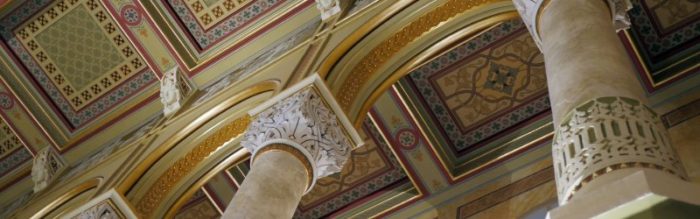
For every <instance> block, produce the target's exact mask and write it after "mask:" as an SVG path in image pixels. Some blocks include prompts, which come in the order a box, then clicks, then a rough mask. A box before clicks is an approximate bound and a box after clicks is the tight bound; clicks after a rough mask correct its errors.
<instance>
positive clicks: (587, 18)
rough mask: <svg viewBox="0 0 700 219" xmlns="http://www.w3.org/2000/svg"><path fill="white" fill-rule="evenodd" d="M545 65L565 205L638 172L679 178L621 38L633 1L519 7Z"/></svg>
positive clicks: (557, 1) (580, 0)
mask: <svg viewBox="0 0 700 219" xmlns="http://www.w3.org/2000/svg"><path fill="white" fill-rule="evenodd" d="M514 3H515V5H516V8H517V9H518V11H519V13H520V14H521V17H522V18H523V20H524V21H525V23H526V25H527V27H528V28H529V30H530V33H531V34H532V36H533V39H534V40H535V42H536V43H537V44H538V46H539V47H540V49H541V51H542V53H543V54H544V57H545V67H546V70H547V85H548V87H549V95H550V102H551V103H552V115H553V120H554V124H555V137H554V140H553V149H552V154H553V159H554V163H553V165H554V169H555V179H556V183H557V192H558V197H559V203H560V205H563V204H566V203H567V202H569V201H570V200H571V199H572V198H573V199H576V198H577V196H578V195H579V194H584V193H587V192H588V191H591V190H596V189H598V188H602V187H603V186H606V185H608V184H609V183H611V182H614V181H617V180H619V179H621V178H624V177H625V176H627V175H629V174H632V173H633V172H635V171H638V170H640V169H642V170H650V171H660V172H663V173H664V174H665V175H664V176H667V177H676V178H682V177H683V175H684V171H683V169H682V166H681V164H680V162H679V160H678V158H677V155H676V154H675V152H674V151H673V149H672V148H671V145H670V141H669V139H668V134H667V132H666V129H665V128H664V126H663V125H662V124H661V121H660V119H659V117H658V116H657V115H656V114H655V113H654V112H653V111H652V110H651V109H650V108H649V107H647V105H646V103H647V101H646V99H645V97H644V91H643V90H642V87H641V84H640V82H639V81H638V79H637V78H636V76H635V69H634V68H633V66H632V63H631V61H630V60H629V58H628V55H627V54H626V52H625V50H624V48H623V46H622V44H621V42H620V40H619V38H618V37H617V35H616V31H619V30H621V29H623V28H626V27H627V26H628V25H629V18H628V16H627V15H626V11H627V10H629V9H630V8H631V4H630V2H629V0H607V1H606V0H514Z"/></svg>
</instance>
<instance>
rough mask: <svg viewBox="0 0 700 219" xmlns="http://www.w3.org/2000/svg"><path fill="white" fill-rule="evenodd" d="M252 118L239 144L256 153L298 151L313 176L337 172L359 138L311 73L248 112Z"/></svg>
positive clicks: (315, 76) (359, 141) (320, 83)
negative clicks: (285, 147)
mask: <svg viewBox="0 0 700 219" xmlns="http://www.w3.org/2000/svg"><path fill="white" fill-rule="evenodd" d="M249 114H250V115H251V117H254V118H255V119H254V120H253V122H251V124H250V125H249V126H248V130H247V131H246V133H245V135H244V140H243V141H242V142H241V145H242V146H243V147H245V148H246V149H248V150H249V151H251V152H252V153H253V159H252V160H253V161H254V160H255V156H256V155H257V153H258V152H259V151H263V150H262V149H263V148H265V147H268V146H272V145H276V144H277V145H278V144H284V145H288V146H291V147H293V148H295V149H297V150H299V151H300V152H301V153H302V154H303V155H304V157H305V158H306V159H308V161H309V163H310V164H311V169H312V170H311V172H312V173H313V179H312V182H311V185H310V186H309V188H308V189H307V192H308V191H309V190H310V189H311V188H312V187H313V184H314V183H315V181H316V180H317V179H319V178H322V177H325V176H328V175H331V174H334V173H337V172H340V170H341V169H342V168H343V165H344V164H345V162H346V160H347V158H348V157H349V156H350V152H351V150H352V149H353V148H356V147H358V146H361V145H362V144H363V143H362V139H361V138H360V137H359V134H358V133H357V131H356V130H355V128H354V127H353V126H352V125H351V123H350V121H349V120H348V119H347V118H346V117H345V113H344V112H343V111H341V110H340V106H339V105H338V104H337V103H336V101H335V99H334V98H333V96H332V95H331V94H330V92H329V91H328V88H326V85H325V83H324V82H323V81H322V80H321V79H320V78H319V77H318V75H313V76H312V77H309V78H307V79H305V80H303V81H302V82H300V83H299V84H297V85H295V86H293V87H291V88H289V89H288V90H286V91H284V92H282V93H280V94H279V95H278V96H277V97H275V98H273V99H271V100H268V101H267V102H265V103H263V104H262V105H260V106H259V107H257V108H255V109H253V110H251V111H250V112H249Z"/></svg>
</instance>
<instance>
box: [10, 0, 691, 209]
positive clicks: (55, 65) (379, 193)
mask: <svg viewBox="0 0 700 219" xmlns="http://www.w3.org/2000/svg"><path fill="white" fill-rule="evenodd" d="M7 2H9V3H7ZM7 2H5V1H0V39H1V41H2V43H0V49H1V51H0V54H1V55H0V78H1V79H2V80H1V81H0V82H2V83H0V193H2V194H3V195H2V197H9V196H10V195H8V196H6V195H5V194H11V196H13V197H25V196H23V195H21V194H25V193H27V191H28V190H27V188H28V187H21V188H20V186H21V185H19V184H20V183H18V182H31V180H30V179H29V178H30V174H29V171H30V167H31V159H32V157H33V154H34V153H35V152H36V151H38V150H40V149H41V148H44V147H54V148H56V149H57V151H59V152H61V153H62V154H63V155H64V156H66V157H68V159H67V160H68V161H69V163H71V166H72V169H70V170H69V171H67V173H66V174H65V175H64V176H63V178H62V179H64V180H68V179H70V178H71V177H73V176H76V175H79V174H80V173H82V171H85V170H87V169H89V168H92V167H95V166H97V165H99V164H100V163H101V162H103V161H104V160H105V159H106V157H109V156H110V155H112V154H113V153H114V152H115V151H118V150H120V148H121V146H124V145H128V143H129V142H134V141H136V140H137V139H139V138H142V137H143V136H147V135H149V134H152V133H150V132H149V130H151V128H152V127H155V126H159V125H162V124H163V123H164V119H163V116H162V114H161V113H160V111H161V109H160V103H159V99H158V84H159V83H158V81H159V78H160V77H161V75H162V74H163V72H165V71H167V70H169V69H171V68H173V67H176V66H178V67H180V69H181V70H182V71H183V72H185V74H186V75H187V76H188V77H190V78H191V79H192V80H193V81H194V82H195V84H197V87H198V88H199V91H198V92H197V93H196V94H195V96H194V97H193V99H192V100H191V102H190V104H188V105H187V106H185V108H184V109H183V111H188V110H191V111H192V110H194V109H198V108H200V107H204V106H208V105H207V103H209V102H211V101H214V100H215V99H216V100H218V99H220V98H218V96H217V95H218V94H220V93H221V92H223V91H224V90H226V89H229V88H232V87H241V86H244V85H245V86H250V85H249V84H239V82H241V81H245V79H247V78H253V77H257V76H259V75H257V74H256V73H257V72H260V71H261V69H267V68H271V67H270V63H274V62H278V61H279V60H280V59H282V58H285V57H292V56H298V57H299V58H298V59H293V60H294V61H289V63H285V64H296V62H302V63H303V62H309V63H311V64H309V66H318V65H319V61H318V60H315V59H323V58H326V57H314V56H311V55H308V54H310V53H306V50H304V52H299V54H293V52H294V51H297V50H298V49H299V48H304V49H306V47H307V46H308V47H312V48H311V49H309V50H313V49H318V50H322V49H321V48H313V47H314V46H319V45H323V44H313V46H309V45H310V43H308V42H312V41H316V40H319V39H318V38H319V35H321V34H325V33H327V32H330V31H329V30H328V28H331V27H329V25H325V24H323V23H322V22H321V21H320V19H319V18H318V14H317V13H318V12H317V11H316V8H315V3H314V1H312V0H294V1H292V0H235V1H234V0H155V1H111V0H64V1H49V0H36V1H7ZM632 2H633V4H634V5H635V7H634V9H633V10H632V11H630V16H631V17H632V23H633V24H632V28H631V29H630V30H627V31H624V32H621V33H619V36H620V39H621V40H622V41H623V42H624V43H625V45H626V47H627V49H628V52H629V55H630V57H631V58H632V60H633V62H634V63H635V64H636V66H637V69H638V70H639V71H638V73H639V78H640V82H641V83H643V84H645V85H646V87H647V91H648V92H649V96H650V97H651V98H655V97H657V96H658V97H663V98H666V96H668V95H669V94H666V93H664V92H666V91H667V90H668V87H672V86H675V84H678V82H679V81H682V80H683V79H688V78H692V77H693V76H696V75H697V72H698V63H699V60H698V58H699V57H700V54H698V51H700V47H699V46H698V43H697V42H698V41H700V28H699V27H700V3H697V2H696V1H691V0H678V1H657V0H632ZM382 4H384V3H382ZM380 6H382V7H383V5H380V3H377V1H373V0H355V1H352V4H350V5H349V6H347V11H348V12H347V13H345V14H344V15H343V16H344V17H343V18H341V19H339V20H342V19H347V20H343V21H344V22H355V21H353V19H359V18H354V17H352V16H355V15H364V14H363V13H367V11H370V10H378V11H381V10H384V9H381V8H379V7H380ZM1 7H5V8H1ZM8 8H12V10H9V9H8ZM380 9H381V10H380ZM387 10H388V9H387ZM384 15H385V14H384ZM367 19H369V18H367ZM392 19H395V20H400V19H403V18H392ZM395 20H390V21H391V22H386V23H384V24H381V25H378V26H377V27H376V28H375V29H372V30H370V31H371V33H372V34H376V35H379V36H382V35H381V34H382V33H383V31H386V30H385V29H390V28H394V27H392V26H391V25H394V23H395V22H398V21H395ZM357 22H358V23H361V22H360V21H357ZM382 25H384V26H382ZM358 27H359V24H358V25H357V26H353V28H358ZM354 30H355V29H350V30H345V29H341V30H334V31H336V32H337V33H336V32H333V33H332V34H338V35H340V36H343V37H346V36H349V35H351V34H352V33H351V32H352V31H354ZM369 34H370V33H368V35H369ZM372 36H374V35H372ZM358 40H359V42H358V43H356V45H366V44H364V43H371V42H373V38H372V37H367V38H360V39H358ZM337 41H340V40H336V41H333V43H338V42H337ZM319 47H322V46H319ZM426 47H427V46H426ZM426 47H422V48H426ZM416 48H421V47H416ZM323 49H327V50H333V49H334V48H323ZM304 57H311V58H310V59H314V60H306V59H304ZM353 58H356V57H353ZM302 60H303V61H302ZM333 66H336V67H337V66H342V65H333ZM287 68H290V67H287ZM292 68H293V67H292ZM301 69H303V68H301ZM309 69H313V68H311V67H310V68H309ZM278 70H279V69H278ZM295 70H296V69H295ZM290 71H291V70H290ZM674 83H675V84H674ZM546 84H547V83H546V78H545V72H544V60H543V56H542V55H541V54H540V53H539V50H538V49H537V47H536V46H535V44H534V43H533V41H532V39H531V38H530V37H529V34H528V31H527V30H526V29H525V27H524V26H523V24H522V22H520V20H518V19H510V20H504V21H501V22H497V23H496V24H495V25H491V26H489V27H486V28H484V29H483V30H481V31H479V32H478V33H477V34H472V35H469V36H466V37H463V38H462V40H461V41H459V42H458V43H456V44H455V45H451V46H450V47H449V48H446V49H445V50H444V51H441V52H440V53H439V54H436V55H434V56H431V57H430V58H429V59H428V60H426V61H424V62H421V64H419V65H417V67H415V68H412V69H411V70H410V71H409V72H408V73H407V74H406V76H404V77H401V79H399V80H398V81H397V82H396V83H395V84H394V85H392V86H391V87H390V88H389V89H387V90H386V91H385V92H384V93H383V94H381V95H379V96H378V98H377V101H376V102H375V103H374V105H373V106H372V107H371V109H370V110H369V112H363V114H364V113H366V114H367V117H366V119H365V120H360V121H363V122H362V123H361V131H360V133H361V135H362V137H363V138H364V140H365V141H366V142H367V143H368V144H367V145H366V146H365V147H362V148H360V149H357V150H355V151H353V153H352V157H351V158H350V162H349V163H348V164H347V165H346V166H345V167H344V169H343V171H342V172H341V173H340V174H336V175H332V176H330V177H327V178H323V179H321V180H320V181H319V182H317V185H316V187H315V188H314V190H313V191H311V192H310V193H309V194H307V195H306V196H304V198H303V199H302V202H301V204H300V206H299V207H298V209H297V212H296V214H295V217H296V218H324V217H344V216H352V215H354V216H358V215H360V216H366V217H369V216H383V215H388V214H392V213H395V212H397V211H401V210H403V209H404V208H405V207H406V206H410V205H421V204H424V203H425V202H426V201H425V200H428V199H430V200H433V199H440V197H448V196H450V195H452V194H449V193H451V191H452V189H454V188H456V187H460V186H464V185H465V182H470V183H471V182H472V181H470V180H473V179H476V178H479V177H485V176H484V175H487V173H492V172H494V171H496V170H495V169H497V167H498V166H499V165H504V164H505V163H509V162H515V161H514V160H516V158H518V159H519V158H522V157H534V158H533V159H535V158H536V159H539V160H543V159H546V158H547V157H548V156H549V155H548V154H543V152H542V151H545V152H548V150H547V148H548V147H549V139H550V138H551V132H552V127H551V117H550V112H549V99H548V96H547V87H546ZM683 86H685V85H683ZM217 98H218V99H217ZM188 112H189V111H188ZM185 116H188V115H185ZM183 117H184V116H183ZM104 130H111V132H110V133H105V131H104ZM114 130H116V131H114ZM518 162H520V161H518ZM533 162H534V161H533ZM523 165H524V164H523ZM528 165H529V164H528ZM248 168H249V166H248V160H247V159H246V160H243V161H241V162H237V163H235V164H234V165H231V166H229V167H228V168H227V169H226V170H225V171H224V172H221V173H219V174H216V175H214V176H213V177H212V178H210V179H209V180H208V181H206V183H205V184H204V185H203V186H201V187H200V188H199V189H198V190H197V192H196V193H194V195H192V197H188V201H187V202H186V203H185V204H184V205H183V206H182V207H181V208H180V209H179V211H178V213H177V216H176V217H179V218H192V217H195V216H197V217H199V216H202V217H207V218H210V217H217V216H219V215H221V213H222V211H223V210H224V209H225V208H226V206H227V205H228V202H229V201H230V199H231V197H232V196H233V194H235V192H236V190H237V188H238V185H240V183H241V182H242V181H243V179H244V177H245V174H246V173H247V171H248ZM546 168H548V167H547V166H546V165H545V166H544V167H542V169H546ZM538 171H539V170H538ZM546 172H551V171H540V172H537V173H536V174H533V175H532V177H531V178H527V179H529V181H528V180H524V181H522V182H519V183H517V184H516V183H513V184H512V188H513V189H512V190H504V191H502V192H501V193H496V194H501V195H492V196H493V197H494V198H491V199H489V198H485V199H475V201H472V202H469V203H468V204H465V205H461V207H460V206H457V209H459V212H461V213H459V214H460V215H463V216H464V215H466V216H471V215H476V214H477V213H478V211H480V210H474V209H482V208H480V207H479V206H482V205H483V203H492V204H493V203H500V201H494V200H496V199H497V198H495V197H496V196H498V197H501V196H502V197H512V196H514V195H513V194H514V193H513V192H514V191H521V190H523V189H522V188H524V187H527V188H528V189H530V188H535V187H537V186H540V185H543V184H545V183H548V182H549V183H551V176H550V175H547V174H546ZM521 184H522V185H521ZM478 185H481V184H478ZM13 186H14V187H13ZM523 186H524V187H523ZM10 188H19V189H16V190H22V191H15V190H12V189H10ZM29 190H30V189H29ZM543 193H546V192H543ZM29 194H31V193H29ZM547 194H548V193H547ZM552 194H553V193H552ZM450 197H451V196H450ZM22 200H29V199H22ZM498 200H500V199H498ZM501 201H505V199H504V200H501ZM3 203H6V202H3ZM494 205H495V204H494ZM475 206H476V207H475ZM15 207H17V206H15ZM482 210H483V209H482ZM0 216H2V215H1V214H0Z"/></svg>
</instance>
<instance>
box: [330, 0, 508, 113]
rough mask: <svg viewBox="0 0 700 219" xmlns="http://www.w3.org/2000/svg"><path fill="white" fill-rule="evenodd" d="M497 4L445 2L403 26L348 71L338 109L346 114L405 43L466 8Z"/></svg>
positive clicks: (483, 0) (486, 0)
mask: <svg viewBox="0 0 700 219" xmlns="http://www.w3.org/2000/svg"><path fill="white" fill-rule="evenodd" d="M498 1H501V0H473V1H465V0H448V2H446V3H445V4H443V5H440V6H438V7H437V8H435V9H433V10H432V11H430V12H428V13H426V14H424V15H422V16H420V17H419V18H418V19H416V20H414V21H413V22H411V23H409V24H408V25H406V26H404V27H403V28H401V30H400V31H398V32H396V33H394V34H393V35H392V36H390V37H389V38H388V39H386V40H384V41H382V42H381V43H379V45H377V46H376V47H374V48H373V49H372V50H371V51H370V52H369V53H368V54H367V55H366V56H365V57H364V58H362V60H360V62H359V63H358V64H357V65H356V66H355V67H354V68H353V70H352V72H353V74H354V75H353V76H352V77H349V78H348V79H347V80H345V81H344V82H343V84H342V85H341V87H340V91H339V92H338V102H339V103H340V106H341V107H342V108H343V109H344V110H345V111H346V112H347V111H349V110H350V107H351V105H352V103H353V101H354V100H355V99H356V98H357V95H358V93H359V91H360V89H361V88H362V87H363V86H364V85H365V84H366V83H367V82H368V81H369V79H370V78H371V77H372V76H373V75H374V74H375V73H376V72H377V70H378V69H379V68H380V67H381V66H383V65H384V64H386V62H387V61H388V60H389V59H390V58H391V57H393V56H394V55H395V54H397V53H398V52H399V50H401V49H402V48H403V47H405V46H406V45H408V44H409V43H411V42H413V41H415V40H416V39H418V38H420V37H421V36H423V35H424V34H425V33H428V32H430V31H431V30H434V29H435V28H436V27H437V26H440V25H442V24H444V23H446V21H448V20H450V19H452V18H454V17H456V16H457V15H459V14H461V13H463V12H465V11H467V10H469V9H472V8H474V7H477V6H482V5H485V4H487V3H492V2H498Z"/></svg>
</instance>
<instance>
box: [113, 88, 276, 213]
mask: <svg viewBox="0 0 700 219" xmlns="http://www.w3.org/2000/svg"><path fill="white" fill-rule="evenodd" d="M280 89H281V82H280V81H279V80H266V81H262V82H259V83H256V84H253V85H251V86H249V87H247V88H245V89H242V90H239V91H236V92H235V93H232V92H224V93H225V94H226V95H224V96H226V97H225V99H224V100H222V101H219V102H217V104H216V105H214V106H212V107H208V108H207V111H206V112H204V113H202V114H201V115H200V116H198V117H196V118H195V119H193V121H187V122H186V123H184V124H186V125H184V127H170V128H177V131H176V132H174V134H170V135H169V136H159V137H158V138H161V139H165V140H164V141H160V142H154V143H153V144H158V145H157V146H156V145H148V146H147V147H149V148H155V149H154V150H152V151H149V152H148V153H147V154H144V155H143V157H144V158H143V159H139V160H138V162H136V163H135V164H134V165H132V166H133V167H134V168H128V169H125V170H124V171H127V173H126V176H125V177H123V180H121V181H120V182H118V183H117V184H116V186H115V187H116V189H117V191H118V192H119V193H121V194H124V195H125V196H126V197H127V199H129V201H130V202H131V203H132V204H134V205H135V206H136V207H137V208H138V207H139V205H138V204H139V202H141V199H143V197H144V196H145V195H147V194H148V193H153V192H151V190H154V191H156V190H160V189H166V190H167V191H165V194H164V195H163V196H162V197H161V198H159V200H158V201H157V202H152V201H151V202H150V203H151V204H153V206H152V207H148V208H149V209H155V208H156V207H159V206H160V204H161V203H160V202H161V201H163V200H165V199H166V198H167V197H165V196H167V195H170V194H169V192H171V191H172V189H173V188H175V187H174V186H175V184H178V183H180V182H182V181H185V179H189V178H190V177H189V176H190V175H192V174H193V173H198V172H201V171H202V170H201V168H202V167H205V166H211V165H212V163H218V162H220V161H221V160H220V159H218V160H217V159H212V158H214V157H216V156H210V155H213V154H210V153H211V152H214V151H216V149H217V148H218V146H222V145H223V143H227V144H226V145H228V147H225V148H226V149H227V150H228V151H229V152H230V150H232V149H231V148H232V147H231V146H230V145H231V144H230V142H223V143H222V142H220V141H221V139H222V138H221V137H219V139H212V138H213V137H210V136H214V135H217V134H219V135H218V136H223V135H234V134H235V133H234V132H237V131H238V130H229V131H228V132H224V131H226V130H225V129H227V128H231V125H232V123H236V125H237V126H241V125H245V126H247V123H245V122H246V120H249V118H248V116H247V112H246V111H245V110H247V109H248V108H250V106H251V105H254V102H261V101H264V98H269V97H270V96H272V95H273V94H274V93H277V92H279V90H280ZM217 99H218V98H216V97H215V98H213V99H212V100H213V101H216V100H217ZM177 117H178V116H177V115H176V118H175V119H178V118H177ZM246 118H247V119H246ZM227 123H228V124H227ZM168 124H174V122H166V124H165V127H163V128H162V129H168V127H167V125H168ZM245 126H243V130H244V129H245ZM232 131H233V132H232ZM217 132H219V133H217ZM240 132H242V131H240ZM236 136H238V135H236ZM224 137H227V136H224ZM228 137H235V136H228ZM229 139H230V138H229ZM214 140H219V141H214ZM207 141H209V142H208V143H207ZM212 143H222V144H220V145H217V146H216V147H214V146H213V144H212ZM205 144H206V145H205ZM221 151H226V150H221ZM137 156H138V155H137ZM193 157H194V158H196V159H193ZM183 165H186V166H187V168H186V169H183ZM173 171H177V172H178V176H179V177H176V178H172V177H166V176H165V175H167V174H168V173H169V172H170V174H172V172H173ZM164 183H165V184H164ZM157 184H161V185H160V186H158V185H157ZM163 185H167V187H168V188H164V187H163ZM135 191H138V192H135ZM161 191H162V190H161ZM146 202H149V201H146ZM142 205H143V204H142Z"/></svg>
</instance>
